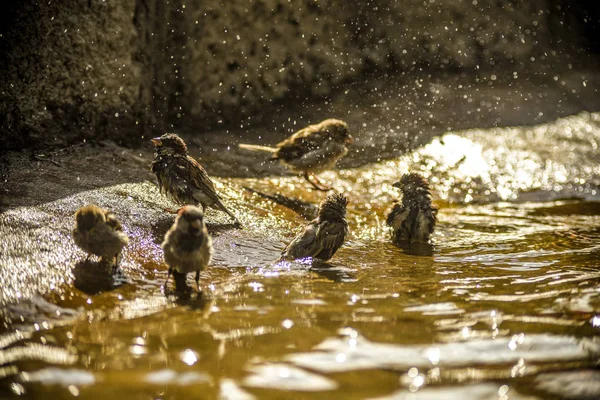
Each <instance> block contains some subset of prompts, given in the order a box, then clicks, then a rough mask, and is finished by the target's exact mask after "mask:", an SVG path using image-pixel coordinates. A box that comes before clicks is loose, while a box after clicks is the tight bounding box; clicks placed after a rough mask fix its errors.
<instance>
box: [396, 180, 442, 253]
mask: <svg viewBox="0 0 600 400" xmlns="http://www.w3.org/2000/svg"><path fill="white" fill-rule="evenodd" d="M392 186H394V187H397V188H399V189H400V190H401V191H402V194H403V195H402V203H401V204H399V203H398V201H395V202H394V203H395V204H394V206H393V207H392V210H391V211H390V213H389V214H388V216H387V221H386V223H387V225H388V226H389V227H391V228H392V239H393V240H395V241H408V242H428V241H429V237H430V235H431V234H432V233H433V230H434V228H435V224H436V222H437V217H436V215H437V211H438V210H437V208H435V207H434V206H433V205H432V204H431V192H430V191H429V183H428V182H427V179H425V178H424V177H423V176H421V175H419V174H417V173H409V174H406V175H404V176H403V177H402V179H400V181H399V182H396V183H394V184H393V185H392Z"/></svg>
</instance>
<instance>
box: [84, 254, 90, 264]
mask: <svg viewBox="0 0 600 400" xmlns="http://www.w3.org/2000/svg"><path fill="white" fill-rule="evenodd" d="M90 257H91V255H90V254H88V255H87V257H86V258H85V262H86V263H87V262H88V261H90Z"/></svg>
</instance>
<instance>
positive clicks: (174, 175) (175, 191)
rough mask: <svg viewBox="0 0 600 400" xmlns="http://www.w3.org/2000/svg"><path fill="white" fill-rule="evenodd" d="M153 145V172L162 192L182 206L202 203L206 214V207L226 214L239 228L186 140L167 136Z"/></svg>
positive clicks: (154, 140) (169, 134)
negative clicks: (193, 156)
mask: <svg viewBox="0 0 600 400" xmlns="http://www.w3.org/2000/svg"><path fill="white" fill-rule="evenodd" d="M152 143H153V144H154V146H155V147H156V153H154V161H153V162H152V172H154V174H155V175H156V179H157V180H158V186H159V188H160V191H161V192H162V193H166V194H167V196H168V197H170V198H171V199H172V200H173V201H174V202H175V203H177V204H180V205H187V204H191V205H194V206H197V205H199V204H200V205H201V206H202V210H203V211H206V207H212V208H214V209H217V210H220V211H223V212H224V213H226V214H227V215H229V216H230V217H231V218H233V219H234V221H235V223H236V224H238V225H239V221H238V220H237V218H236V217H235V215H233V213H232V212H231V211H229V210H228V209H227V208H226V207H225V205H224V204H223V201H222V200H221V198H220V197H219V195H218V194H217V190H216V189H215V185H214V183H213V181H212V180H211V179H210V177H209V176H208V174H207V173H206V171H205V170H204V168H202V166H201V165H200V164H199V163H198V161H196V160H195V159H194V158H192V157H191V156H190V155H189V154H188V149H187V146H186V145H185V142H184V141H183V139H181V138H180V137H179V136H178V135H176V134H175V133H166V134H164V135H162V136H161V137H157V138H154V139H152Z"/></svg>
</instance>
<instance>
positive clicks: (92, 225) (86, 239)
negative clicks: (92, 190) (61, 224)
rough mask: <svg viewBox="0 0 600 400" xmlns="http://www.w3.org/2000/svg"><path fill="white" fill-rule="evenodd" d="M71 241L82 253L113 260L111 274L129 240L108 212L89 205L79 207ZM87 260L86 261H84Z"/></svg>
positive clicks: (117, 265) (115, 268)
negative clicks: (73, 241)
mask: <svg viewBox="0 0 600 400" xmlns="http://www.w3.org/2000/svg"><path fill="white" fill-rule="evenodd" d="M73 240H75V244H76V245H77V246H78V247H79V248H81V249H82V250H83V251H85V252H86V253H88V258H89V257H90V256H89V255H90V254H94V255H96V256H99V257H101V258H102V261H105V260H113V259H114V264H113V273H115V272H116V270H117V268H118V267H119V255H120V254H121V251H122V250H123V247H125V245H127V243H129V239H128V238H127V235H126V234H125V232H123V227H122V226H121V223H120V222H119V221H118V220H117V218H116V217H115V215H114V214H113V213H111V212H110V211H107V210H104V209H102V208H100V207H98V206H97V205H94V204H90V205H87V206H84V207H81V208H80V209H79V210H77V212H76V213H75V228H74V229H73ZM86 260H87V259H86Z"/></svg>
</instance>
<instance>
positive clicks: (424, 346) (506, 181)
mask: <svg viewBox="0 0 600 400" xmlns="http://www.w3.org/2000/svg"><path fill="white" fill-rule="evenodd" d="M599 120H600V116H599V115H598V114H591V115H590V114H582V115H579V116H575V117H570V118H567V119H563V120H559V121H557V122H554V123H550V124H546V125H540V126H537V127H532V128H526V127H522V128H512V129H491V130H486V131H476V130H475V131H467V132H457V133H453V134H449V135H447V136H445V137H442V138H439V139H434V140H433V141H432V142H431V143H429V144H428V145H426V146H423V147H421V148H419V149H418V150H417V151H415V152H414V153H411V154H406V155H403V156H401V157H400V158H397V159H395V160H390V161H382V162H378V163H375V164H369V165H366V166H363V167H360V168H356V169H347V170H341V171H334V172H328V173H326V174H324V175H323V178H324V180H325V181H326V182H327V183H334V184H335V186H336V187H338V188H340V190H342V191H343V192H344V193H346V194H347V195H348V197H349V199H350V205H349V216H348V219H349V223H350V230H351V235H350V237H349V238H348V242H347V244H346V245H345V246H344V247H343V248H342V249H341V250H340V251H339V252H338V253H337V254H336V256H335V257H334V258H333V259H332V260H331V261H330V262H329V263H328V264H325V265H319V266H314V265H313V266H310V265H306V264H300V263H285V264H274V263H273V260H276V259H277V257H278V255H279V252H280V250H281V248H282V247H283V246H284V244H285V243H286V242H287V241H289V240H290V239H291V238H292V237H293V235H294V234H295V233H296V232H297V231H298V230H299V229H300V228H301V226H302V225H303V224H304V223H305V221H304V220H303V219H302V218H301V217H299V216H297V215H296V214H295V213H293V212H291V211H289V210H287V209H285V208H284V207H282V206H279V205H277V204H274V203H273V202H270V201H268V200H264V199H262V198H260V197H259V196H257V195H255V194H254V195H253V194H250V193H248V192H246V191H244V190H243V189H241V187H242V186H250V187H253V188H255V189H259V190H262V191H265V192H269V193H273V192H280V193H285V194H287V195H289V196H296V197H303V198H304V199H305V200H308V201H315V202H316V201H318V200H319V199H321V198H322V197H323V196H324V195H323V194H322V193H314V192H310V191H307V186H306V184H304V183H303V182H302V180H301V179H297V178H293V177H284V178H269V179H244V178H235V179H233V178H232V179H224V180H220V181H219V182H220V183H222V184H223V186H222V187H221V188H222V189H221V190H223V192H224V193H225V194H226V197H227V200H228V204H232V205H233V206H234V208H235V209H237V210H238V212H239V213H240V219H241V220H242V223H243V224H244V225H245V229H244V230H243V231H232V230H227V229H220V228H219V227H218V225H215V224H212V225H211V227H210V229H211V231H212V232H213V233H214V236H215V239H214V242H215V247H216V256H215V260H214V263H213V266H212V267H211V268H210V269H209V270H208V271H206V272H205V273H203V274H202V281H201V285H202V287H203V290H204V292H203V295H202V296H198V295H197V294H196V293H195V292H192V293H191V294H189V295H185V294H182V293H175V292H173V291H171V292H170V293H167V295H165V294H164V293H163V291H162V289H161V285H162V284H163V283H164V279H165V278H166V267H165V266H164V264H163V263H162V259H161V253H160V250H159V246H158V243H159V242H160V237H161V236H162V235H163V234H164V231H166V229H167V228H168V226H169V225H170V223H171V222H172V216H169V215H165V214H164V213H162V212H161V211H160V208H161V207H162V206H163V205H164V200H162V199H161V198H160V196H158V195H157V191H156V189H155V188H154V186H153V184H152V183H149V182H141V183H140V182H138V183H127V184H121V185H115V186H111V187H107V188H103V189H94V190H90V191H87V192H81V193H78V194H76V195H74V196H70V197H66V198H63V199H59V200H56V201H53V202H50V203H45V204H41V205H37V206H32V207H24V208H17V209H13V210H10V211H7V212H6V213H4V214H2V218H3V220H2V223H3V225H2V226H3V227H4V228H3V229H6V226H12V227H13V228H14V227H21V228H22V230H21V231H19V232H16V231H14V230H13V231H11V237H10V239H9V240H8V242H7V239H6V236H5V239H3V240H4V242H3V244H2V245H3V246H4V247H3V248H4V251H5V252H7V254H8V257H7V256H5V258H4V259H3V260H4V261H3V262H4V266H5V268H3V275H2V277H1V278H2V282H3V288H4V289H3V296H4V298H5V303H4V304H5V307H4V310H3V311H4V313H3V314H4V321H5V323H4V328H3V330H2V335H1V336H0V346H1V348H2V350H1V351H0V376H1V377H2V378H3V379H2V381H1V384H0V388H1V389H0V390H2V393H3V396H4V397H17V396H18V395H20V394H24V395H26V396H29V397H32V398H42V397H43V398H56V399H60V398H71V397H73V396H81V397H85V398H98V399H100V398H103V399H104V398H107V397H109V396H115V397H118V398H123V397H126V396H131V398H184V397H186V396H187V397H190V398H198V397H200V398H223V399H253V398H260V399H278V398H285V399H303V398H307V397H309V396H310V397H311V398H323V399H330V398H343V399H364V398H377V399H446V398H447V399H454V398H461V397H462V398H466V399H552V398H567V395H571V396H572V397H570V398H580V399H582V398H590V399H591V398H598V396H600V388H599V387H598V384H597V382H598V381H600V373H599V372H598V370H597V365H598V361H599V360H600V359H599V356H598V355H599V354H600V342H599V341H598V338H597V337H598V333H599V329H600V269H599V261H600V202H598V200H600V193H599V189H598V186H599V184H600V167H599V161H600V160H599V155H598V154H599V153H598V148H597V145H598V143H600V122H599ZM407 170H411V171H415V170H418V171H421V172H422V173H423V174H424V175H426V176H428V177H429V179H430V181H431V184H432V188H433V191H434V197H435V203H436V205H437V206H438V207H439V208H440V211H439V214H438V218H439V225H438V229H437V231H436V232H435V234H434V238H433V243H434V244H433V246H430V247H428V246H421V247H412V248H406V247H405V248H399V247H397V246H395V245H394V244H392V243H391V242H390V241H389V239H388V236H389V233H388V232H387V231H386V229H385V227H384V225H383V221H384V220H385V215H386V210H387V208H388V207H389V206H390V204H391V201H392V200H393V199H394V198H396V197H398V195H399V193H398V192H397V191H396V189H394V188H393V187H392V186H391V184H392V183H393V182H394V181H395V180H397V179H398V178H399V176H400V175H401V174H402V173H404V172H405V171H407ZM90 201H97V202H104V204H105V205H107V206H108V205H110V206H111V207H112V208H113V209H116V210H119V212H117V214H118V215H119V216H120V217H121V218H122V219H123V221H124V226H125V228H126V230H127V231H128V233H129V235H130V238H131V243H132V244H131V246H130V247H129V248H128V249H127V251H126V253H125V254H124V261H123V270H124V273H125V275H126V277H124V278H122V279H121V280H120V281H119V282H116V283H115V282H114V281H112V280H110V279H108V278H106V277H105V276H104V275H103V274H102V273H99V272H95V267H96V265H94V263H88V264H85V263H82V262H81V261H82V259H83V258H84V257H83V254H82V253H81V252H79V251H78V250H77V249H75V248H74V245H73V244H72V243H71V242H70V239H69V238H68V232H69V229H70V226H71V224H72V221H71V217H70V215H72V212H73V211H74V210H75V209H76V208H77V207H78V206H79V205H81V204H84V203H86V202H90ZM107 202H108V203H109V204H106V203H107ZM221 220H222V221H226V220H227V217H226V216H222V215H220V214H218V213H216V212H210V213H209V214H208V221H209V222H219V221H221ZM7 243H9V244H7ZM20 243H24V244H23V245H22V247H19V246H21V245H20ZM26 246H29V247H27V248H30V247H31V248H33V249H34V250H33V253H32V254H30V255H28V256H23V255H22V254H21V255H19V252H18V251H17V250H12V252H11V249H12V248H19V249H20V248H25V247H26ZM7 260H8V261H7ZM189 281H190V282H191V281H192V277H191V276H190V279H189ZM80 289H82V290H80ZM95 289H97V290H95ZM98 292H99V293H98ZM19 298H20V299H21V300H19ZM586 396H587V397H586Z"/></svg>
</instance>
